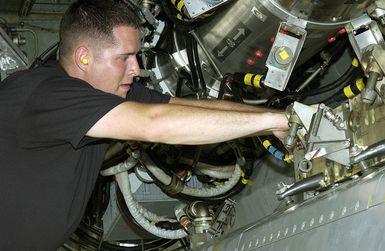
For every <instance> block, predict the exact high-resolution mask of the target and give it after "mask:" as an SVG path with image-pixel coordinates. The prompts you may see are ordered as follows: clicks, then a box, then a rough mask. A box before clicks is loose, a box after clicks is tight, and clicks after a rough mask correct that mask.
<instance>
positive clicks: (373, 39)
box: [345, 15, 385, 62]
mask: <svg viewBox="0 0 385 251" xmlns="http://www.w3.org/2000/svg"><path fill="white" fill-rule="evenodd" d="M345 29H346V31H347V33H348V35H349V41H350V43H351V45H352V47H353V49H354V52H355V53H356V55H357V57H358V60H359V61H360V62H361V60H362V55H363V54H364V52H365V51H366V48H367V47H368V46H369V45H373V44H378V45H380V46H381V47H384V45H385V42H384V39H383V37H382V33H381V31H380V29H379V27H378V25H377V23H376V22H375V21H373V20H372V19H370V17H369V16H368V15H362V16H361V17H359V18H356V19H354V20H353V21H352V22H350V23H349V24H347V25H346V26H345Z"/></svg>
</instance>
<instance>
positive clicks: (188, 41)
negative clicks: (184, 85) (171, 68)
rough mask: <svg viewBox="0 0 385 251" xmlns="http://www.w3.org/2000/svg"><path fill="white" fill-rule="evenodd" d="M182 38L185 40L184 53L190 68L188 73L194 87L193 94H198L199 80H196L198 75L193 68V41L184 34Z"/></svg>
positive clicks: (194, 67) (188, 35)
mask: <svg viewBox="0 0 385 251" xmlns="http://www.w3.org/2000/svg"><path fill="white" fill-rule="evenodd" d="M184 37H185V39H186V52H187V59H188V63H189V66H190V73H191V77H192V86H193V87H194V92H198V90H199V80H198V74H197V70H196V66H195V60H194V52H193V41H195V40H194V38H193V37H192V35H190V34H186V36H184Z"/></svg>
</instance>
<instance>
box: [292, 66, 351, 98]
mask: <svg viewBox="0 0 385 251" xmlns="http://www.w3.org/2000/svg"><path fill="white" fill-rule="evenodd" d="M355 69H356V68H355V67H354V66H352V65H350V67H349V68H348V69H347V70H346V71H345V72H344V73H343V74H342V76H341V77H339V78H338V79H337V80H335V81H333V82H331V83H330V84H327V85H325V86H323V87H321V88H318V89H313V90H310V91H305V92H301V93H298V95H299V96H316V95H320V94H324V93H326V92H329V91H331V90H334V89H336V88H341V87H342V88H343V85H341V84H342V83H344V82H345V81H346V80H347V79H348V78H350V77H351V76H352V74H353V72H354V70H355Z"/></svg>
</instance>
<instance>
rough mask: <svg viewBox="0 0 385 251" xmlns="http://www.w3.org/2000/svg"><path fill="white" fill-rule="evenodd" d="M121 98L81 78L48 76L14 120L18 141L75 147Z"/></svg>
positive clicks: (27, 143) (30, 144)
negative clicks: (96, 87) (98, 88)
mask: <svg viewBox="0 0 385 251" xmlns="http://www.w3.org/2000/svg"><path fill="white" fill-rule="evenodd" d="M122 102H125V99H123V98H121V97H119V96H116V95H113V94H109V93H105V92H103V91H100V90H97V89H95V88H93V87H92V86H91V85H89V84H88V83H86V82H84V81H82V80H78V79H74V78H70V77H61V78H52V79H48V80H47V81H45V82H44V83H42V84H40V85H39V86H38V87H37V88H36V89H35V90H34V91H33V92H32V94H31V96H30V97H29V99H28V100H27V102H26V104H25V107H24V109H23V111H22V114H21V116H20V120H19V121H18V128H17V129H18V130H17V133H18V135H17V138H18V141H19V144H21V146H22V147H26V148H31V147H32V148H44V147H52V146H55V145H60V144H63V143H70V144H71V145H72V146H73V147H74V148H78V147H80V146H81V142H82V139H83V138H84V137H85V135H86V133H87V132H88V131H89V129H90V128H91V127H92V126H93V125H94V124H95V123H96V122H97V121H98V120H99V119H101V118H102V117H103V116H104V115H105V114H106V113H108V112H109V111H110V110H111V109H113V108H114V107H116V106H117V105H119V104H121V103H122ZM87 142H89V140H88V141H87Z"/></svg>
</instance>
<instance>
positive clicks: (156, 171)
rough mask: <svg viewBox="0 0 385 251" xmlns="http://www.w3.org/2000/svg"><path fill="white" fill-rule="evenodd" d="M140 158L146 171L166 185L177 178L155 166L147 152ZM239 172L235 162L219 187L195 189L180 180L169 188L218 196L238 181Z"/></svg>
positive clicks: (205, 195)
mask: <svg viewBox="0 0 385 251" xmlns="http://www.w3.org/2000/svg"><path fill="white" fill-rule="evenodd" d="M142 159H143V161H144V162H145V163H147V164H148V165H147V166H146V168H147V169H148V171H149V172H150V173H151V174H152V175H154V176H155V177H156V178H157V179H158V180H159V181H160V182H161V183H162V184H163V185H165V186H166V187H167V186H169V185H170V184H171V183H173V182H174V181H175V180H177V179H178V178H175V177H174V178H172V177H170V176H169V175H167V174H166V173H165V172H164V171H163V170H162V169H160V168H159V167H157V166H156V165H155V163H154V162H153V161H152V160H151V158H150V157H149V156H148V155H147V154H143V155H142ZM241 174H242V170H241V168H240V167H239V165H238V164H236V166H235V169H234V172H233V174H232V176H231V177H230V179H229V180H228V181H226V182H225V183H224V184H223V186H221V187H213V188H201V189H197V188H193V187H189V186H186V185H184V184H181V183H180V182H179V183H178V182H177V183H176V184H175V186H177V188H175V187H171V188H170V189H176V190H177V191H175V192H176V193H178V192H180V193H182V194H185V195H189V196H196V197H212V196H218V195H221V194H224V193H226V192H228V191H230V190H231V189H232V188H233V187H234V186H235V185H236V184H237V183H238V181H239V179H240V178H241ZM173 185H174V184H173ZM179 190H180V191H179Z"/></svg>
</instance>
